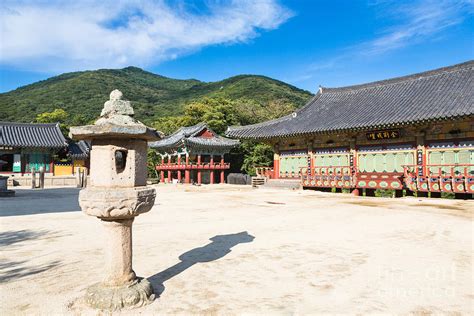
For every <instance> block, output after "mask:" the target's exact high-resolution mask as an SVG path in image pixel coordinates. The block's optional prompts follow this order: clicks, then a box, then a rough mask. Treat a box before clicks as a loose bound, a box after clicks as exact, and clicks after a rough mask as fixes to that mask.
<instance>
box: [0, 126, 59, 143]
mask: <svg viewBox="0 0 474 316" xmlns="http://www.w3.org/2000/svg"><path fill="white" fill-rule="evenodd" d="M0 146H2V147H13V148H55V149H56V148H57V149H59V148H63V147H66V146H67V142H66V139H65V138H64V136H63V134H62V133H61V129H60V128H59V124H34V123H14V122H0Z"/></svg>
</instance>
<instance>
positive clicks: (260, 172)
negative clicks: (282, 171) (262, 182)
mask: <svg viewBox="0 0 474 316" xmlns="http://www.w3.org/2000/svg"><path fill="white" fill-rule="evenodd" d="M255 172H256V173H257V176H259V177H265V178H268V179H274V178H275V170H273V168H272V167H255Z"/></svg>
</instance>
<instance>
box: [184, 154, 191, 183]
mask: <svg viewBox="0 0 474 316" xmlns="http://www.w3.org/2000/svg"><path fill="white" fill-rule="evenodd" d="M190 182H191V177H190V171H189V154H188V153H186V165H185V167H184V183H188V184H189V183H190Z"/></svg>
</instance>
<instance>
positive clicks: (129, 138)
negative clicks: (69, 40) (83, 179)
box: [70, 90, 161, 310]
mask: <svg viewBox="0 0 474 316" xmlns="http://www.w3.org/2000/svg"><path fill="white" fill-rule="evenodd" d="M122 96H123V95H122V92H120V91H119V90H114V91H112V93H111V94H110V100H109V101H107V102H105V104H104V108H103V110H102V113H101V115H100V118H99V119H98V120H97V121H96V122H95V124H94V125H88V126H78V127H71V129H70V137H71V138H73V139H85V140H88V141H90V142H91V147H92V148H91V156H90V157H91V158H90V186H88V187H87V188H85V189H83V190H81V192H80V193H79V204H80V206H81V209H82V211H83V212H84V213H86V214H87V215H91V216H95V217H97V218H99V219H100V220H101V222H102V223H103V226H104V230H105V232H106V236H105V242H106V246H105V253H106V265H105V268H106V269H105V277H104V279H103V281H102V282H100V283H97V284H95V285H93V286H91V287H90V288H89V289H88V290H87V294H86V297H85V300H86V302H87V303H88V304H89V305H91V306H93V307H96V308H100V309H108V310H117V309H121V308H123V307H136V306H142V305H144V304H146V303H148V302H150V301H152V300H153V297H154V295H153V287H152V286H151V284H150V283H149V282H148V281H147V280H146V279H141V278H137V276H136V275H135V272H134V271H133V269H132V224H133V221H134V219H135V217H136V216H138V215H139V214H142V213H145V212H148V211H150V210H151V208H152V207H153V204H154V201H155V189H154V188H151V187H147V186H146V179H147V165H146V159H147V148H148V141H153V140H158V139H160V138H161V135H160V133H159V132H157V131H156V130H154V129H152V128H149V127H147V126H145V125H144V124H143V123H141V122H139V121H137V120H136V119H134V118H133V115H134V111H133V108H132V106H131V104H130V102H129V101H124V100H122Z"/></svg>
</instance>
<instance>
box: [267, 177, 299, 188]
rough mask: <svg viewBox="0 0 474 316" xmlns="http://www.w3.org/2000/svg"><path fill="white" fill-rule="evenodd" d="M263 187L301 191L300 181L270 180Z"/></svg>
mask: <svg viewBox="0 0 474 316" xmlns="http://www.w3.org/2000/svg"><path fill="white" fill-rule="evenodd" d="M263 186H264V187H266V188H281V189H299V188H300V180H299V179H297V180H282V179H269V180H267V182H266V183H265V184H264V185H263Z"/></svg>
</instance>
